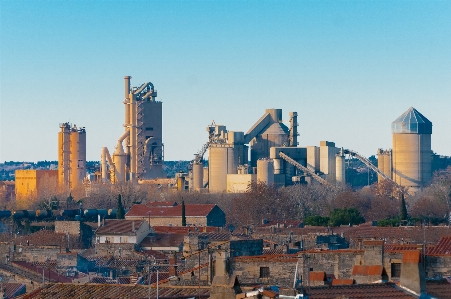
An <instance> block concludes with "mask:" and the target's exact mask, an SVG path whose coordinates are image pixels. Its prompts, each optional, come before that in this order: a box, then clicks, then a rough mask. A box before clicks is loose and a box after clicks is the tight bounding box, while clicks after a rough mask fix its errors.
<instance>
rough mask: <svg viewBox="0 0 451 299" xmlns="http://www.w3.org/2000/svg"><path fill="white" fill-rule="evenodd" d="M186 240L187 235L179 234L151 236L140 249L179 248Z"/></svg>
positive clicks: (144, 240) (145, 239)
mask: <svg viewBox="0 0 451 299" xmlns="http://www.w3.org/2000/svg"><path fill="white" fill-rule="evenodd" d="M184 238H185V235H179V234H149V235H148V236H147V237H145V238H144V239H143V240H142V241H141V243H140V244H139V246H140V247H179V246H180V245H181V244H182V243H183V240H184Z"/></svg>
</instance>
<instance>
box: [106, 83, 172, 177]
mask: <svg viewBox="0 0 451 299" xmlns="http://www.w3.org/2000/svg"><path fill="white" fill-rule="evenodd" d="M130 79H131V77H130V76H126V77H125V78H124V80H125V94H124V98H125V99H124V102H123V103H124V111H125V118H124V127H125V131H124V133H123V134H122V135H121V137H119V139H118V141H117V146H116V150H115V151H114V153H113V156H112V157H111V155H110V153H109V151H108V148H106V147H104V148H102V154H101V174H102V181H103V182H111V183H117V182H125V181H132V182H137V181H138V180H148V179H155V178H161V177H165V175H164V173H163V161H164V149H163V141H162V137H163V133H162V120H163V115H162V102H158V101H157V100H156V97H157V91H156V90H155V89H154V85H153V84H152V83H151V82H147V83H144V84H142V85H141V86H139V87H133V88H131V87H130ZM124 148H125V150H124Z"/></svg>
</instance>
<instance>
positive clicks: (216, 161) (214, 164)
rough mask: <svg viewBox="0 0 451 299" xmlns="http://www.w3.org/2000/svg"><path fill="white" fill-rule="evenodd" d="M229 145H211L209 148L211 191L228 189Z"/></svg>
mask: <svg viewBox="0 0 451 299" xmlns="http://www.w3.org/2000/svg"><path fill="white" fill-rule="evenodd" d="M227 150H228V148H227V147H216V146H211V147H210V148H209V150H208V166H209V172H208V186H209V191H210V192H225V191H226V190H227Z"/></svg>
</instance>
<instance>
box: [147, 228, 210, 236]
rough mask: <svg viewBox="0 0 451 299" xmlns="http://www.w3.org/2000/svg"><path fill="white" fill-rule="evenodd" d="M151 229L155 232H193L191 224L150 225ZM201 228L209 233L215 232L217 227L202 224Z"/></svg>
mask: <svg viewBox="0 0 451 299" xmlns="http://www.w3.org/2000/svg"><path fill="white" fill-rule="evenodd" d="M152 229H153V230H154V231H155V232H156V233H175V234H185V235H187V234H188V233H189V232H194V227H191V226H152ZM201 230H202V231H206V232H208V233H210V232H217V231H218V228H217V227H213V226H204V227H202V228H201Z"/></svg>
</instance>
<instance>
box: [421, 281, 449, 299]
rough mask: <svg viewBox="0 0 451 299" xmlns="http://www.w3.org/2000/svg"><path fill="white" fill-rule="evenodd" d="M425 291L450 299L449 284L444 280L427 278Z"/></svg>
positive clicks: (441, 298) (442, 298) (443, 298)
mask: <svg viewBox="0 0 451 299" xmlns="http://www.w3.org/2000/svg"><path fill="white" fill-rule="evenodd" d="M426 292H427V293H428V294H430V295H432V296H435V297H437V298H440V299H451V284H450V283H449V282H448V281H447V280H446V279H442V280H436V281H434V280H427V281H426Z"/></svg>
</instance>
